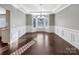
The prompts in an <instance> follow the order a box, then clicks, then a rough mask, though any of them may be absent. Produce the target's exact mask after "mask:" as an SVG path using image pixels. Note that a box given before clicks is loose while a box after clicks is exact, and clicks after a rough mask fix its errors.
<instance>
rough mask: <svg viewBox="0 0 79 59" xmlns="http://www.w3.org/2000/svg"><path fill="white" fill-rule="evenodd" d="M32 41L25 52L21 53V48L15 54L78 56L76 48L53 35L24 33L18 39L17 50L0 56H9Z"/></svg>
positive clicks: (78, 52)
mask: <svg viewBox="0 0 79 59" xmlns="http://www.w3.org/2000/svg"><path fill="white" fill-rule="evenodd" d="M32 40H34V41H35V44H33V45H32V46H31V47H30V48H28V49H27V50H25V51H23V50H24V49H23V48H22V49H21V50H20V51H18V52H17V53H19V52H21V51H23V53H22V55H79V50H78V49H77V48H75V47H74V46H72V45H71V44H70V43H68V42H66V41H65V40H64V39H62V38H60V37H59V36H58V35H56V34H55V33H48V32H33V33H26V34H25V35H23V36H22V37H20V38H19V41H18V47H17V49H14V50H10V49H8V50H7V51H5V52H3V53H2V54H3V55H9V54H11V53H13V52H14V51H16V50H18V49H20V48H21V47H22V46H24V45H26V44H27V43H28V42H30V41H32ZM13 44H15V43H13ZM13 48H14V47H13ZM24 48H25V47H24ZM15 55H16V54H15Z"/></svg>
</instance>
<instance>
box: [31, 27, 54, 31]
mask: <svg viewBox="0 0 79 59" xmlns="http://www.w3.org/2000/svg"><path fill="white" fill-rule="evenodd" d="M35 31H45V32H54V26H49V27H46V28H32V32H35Z"/></svg>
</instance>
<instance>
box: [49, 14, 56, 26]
mask: <svg viewBox="0 0 79 59" xmlns="http://www.w3.org/2000/svg"><path fill="white" fill-rule="evenodd" d="M54 18H55V14H50V15H49V26H54Z"/></svg>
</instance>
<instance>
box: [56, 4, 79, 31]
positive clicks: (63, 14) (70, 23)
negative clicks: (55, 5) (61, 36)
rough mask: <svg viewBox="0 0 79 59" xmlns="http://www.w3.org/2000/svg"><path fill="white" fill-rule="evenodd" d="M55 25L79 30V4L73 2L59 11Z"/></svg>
mask: <svg viewBox="0 0 79 59" xmlns="http://www.w3.org/2000/svg"><path fill="white" fill-rule="evenodd" d="M55 25H56V26H63V27H66V28H70V29H75V30H79V4H73V5H71V6H69V7H67V8H65V9H64V10H62V11H60V12H59V13H57V14H56V16H55Z"/></svg>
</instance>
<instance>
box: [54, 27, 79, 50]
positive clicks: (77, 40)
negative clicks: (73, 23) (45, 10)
mask: <svg viewBox="0 0 79 59" xmlns="http://www.w3.org/2000/svg"><path fill="white" fill-rule="evenodd" d="M54 29H55V33H56V34H57V35H59V36H60V37H61V38H63V39H64V40H66V41H67V42H69V43H70V44H72V45H73V46H75V47H76V48H78V49H79V30H74V29H69V28H64V27H60V26H54Z"/></svg>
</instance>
